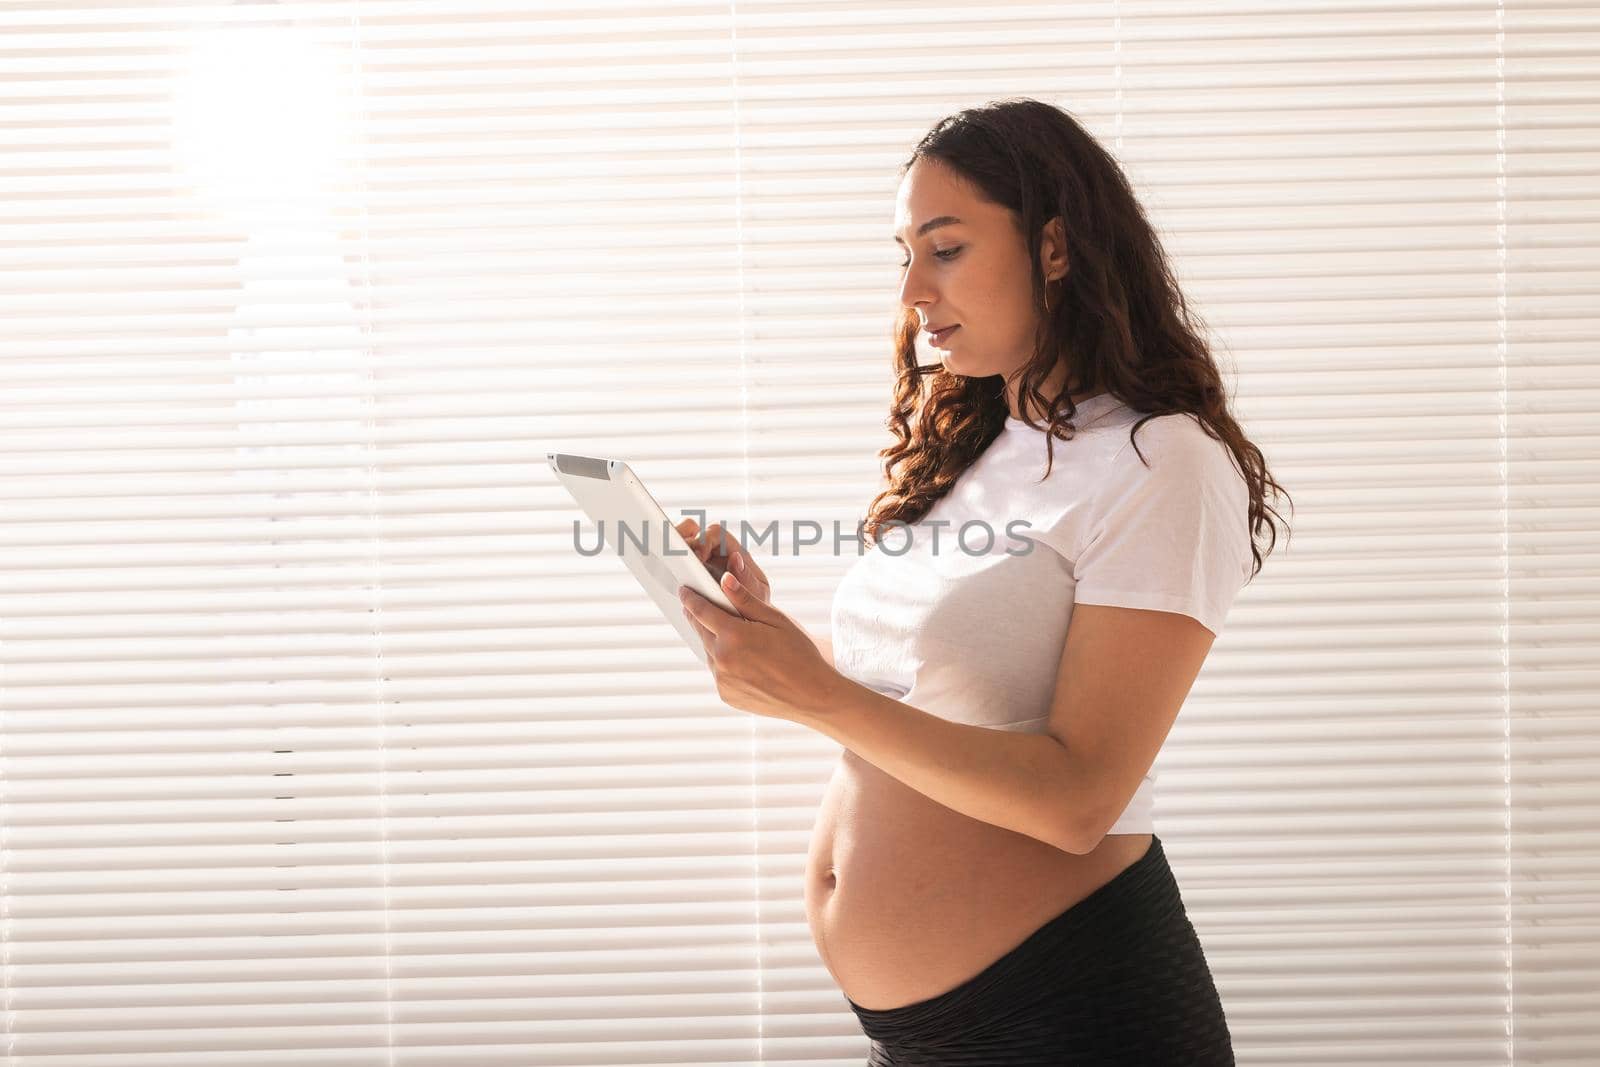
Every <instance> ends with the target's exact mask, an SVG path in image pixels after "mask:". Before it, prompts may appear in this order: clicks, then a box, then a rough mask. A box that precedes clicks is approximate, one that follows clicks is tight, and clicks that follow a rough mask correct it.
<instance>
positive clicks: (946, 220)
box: [895, 215, 961, 244]
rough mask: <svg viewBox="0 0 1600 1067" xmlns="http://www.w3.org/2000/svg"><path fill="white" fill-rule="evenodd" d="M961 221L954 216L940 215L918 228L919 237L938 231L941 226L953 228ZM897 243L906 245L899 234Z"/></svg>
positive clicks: (896, 236) (896, 239)
mask: <svg viewBox="0 0 1600 1067" xmlns="http://www.w3.org/2000/svg"><path fill="white" fill-rule="evenodd" d="M960 221H961V220H960V219H958V218H956V217H955V216H954V215H940V216H939V217H938V218H936V219H929V220H928V221H927V222H924V223H923V224H922V225H921V226H918V227H917V236H918V237H921V236H922V235H923V234H925V233H927V232H928V231H929V230H937V229H938V228H939V227H940V226H953V225H955V224H956V223H958V222H960ZM895 241H896V242H898V243H899V244H905V242H904V241H901V240H900V237H899V235H898V234H897V235H895Z"/></svg>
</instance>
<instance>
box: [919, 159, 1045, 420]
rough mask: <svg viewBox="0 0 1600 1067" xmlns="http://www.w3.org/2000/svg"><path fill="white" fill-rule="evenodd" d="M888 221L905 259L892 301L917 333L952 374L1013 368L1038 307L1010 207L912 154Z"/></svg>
mask: <svg viewBox="0 0 1600 1067" xmlns="http://www.w3.org/2000/svg"><path fill="white" fill-rule="evenodd" d="M950 219H959V220H960V221H959V222H950V221H949V220H950ZM894 227H895V229H894V239H895V241H897V242H899V247H900V253H901V261H902V263H903V265H904V267H903V273H902V275H901V278H900V302H901V303H902V304H904V305H905V306H906V307H908V308H911V309H912V310H914V311H916V313H917V316H918V318H919V319H920V320H921V322H922V326H923V331H924V332H923V333H921V334H920V335H919V336H918V341H919V342H920V343H924V344H926V345H927V346H928V348H929V350H930V351H932V352H933V353H935V354H937V355H938V356H939V357H941V358H942V359H943V360H944V366H945V369H946V370H948V371H950V372H951V373H953V374H962V375H967V376H969V377H985V376H988V375H991V374H1002V375H1007V376H1008V377H1009V376H1010V375H1012V374H1014V373H1015V372H1017V371H1019V370H1020V369H1021V368H1022V366H1023V365H1024V364H1026V363H1027V362H1028V360H1029V359H1031V358H1032V356H1033V343H1034V335H1035V333H1036V331H1037V329H1038V327H1039V320H1040V318H1041V316H1042V310H1041V309H1038V308H1036V307H1035V306H1034V303H1033V283H1032V281H1031V279H1030V278H1029V272H1028V252H1027V248H1026V247H1025V245H1024V242H1023V239H1022V233H1021V231H1020V230H1019V229H1018V228H1017V225H1016V222H1015V221H1014V220H1013V218H1012V215H1011V213H1010V212H1009V211H1007V210H1006V209H1005V208H1003V207H1000V206H998V205H996V204H992V203H989V202H988V201H986V200H981V199H979V198H978V197H977V196H976V195H975V194H974V193H973V192H972V191H971V190H970V189H969V188H968V187H967V186H966V185H965V184H964V183H963V182H962V181H961V180H960V179H959V178H958V177H957V176H956V175H955V173H954V172H953V171H952V170H950V168H949V167H948V166H946V165H944V164H943V163H941V162H940V161H938V160H934V159H919V160H917V161H916V162H915V163H913V164H912V165H911V169H910V170H908V171H907V172H906V176H905V178H904V179H902V181H901V183H900V191H899V194H898V196H897V197H896V201H895V222H894ZM924 227H926V230H925V232H923V231H924ZM1061 233H1062V230H1061V222H1060V220H1059V219H1052V220H1051V223H1050V225H1048V226H1046V227H1045V233H1044V247H1043V248H1042V249H1041V250H1040V264H1041V266H1042V267H1043V268H1044V274H1045V277H1046V278H1047V279H1052V280H1053V279H1056V278H1060V277H1061V276H1062V275H1063V274H1065V273H1066V266H1067V260H1066V252H1065V242H1064V241H1062V240H1061V237H1060V234H1061ZM953 324H954V325H959V327H960V328H959V329H957V330H955V331H953V332H951V333H950V334H948V335H940V338H939V340H938V341H934V340H933V339H932V338H931V337H930V336H929V334H928V330H929V329H930V328H931V327H940V326H950V325H953ZM1059 370H1060V368H1058V371H1059ZM1012 413H1013V414H1016V408H1015V404H1014V403H1013V405H1012Z"/></svg>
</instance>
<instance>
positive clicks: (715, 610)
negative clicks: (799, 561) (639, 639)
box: [678, 572, 842, 722]
mask: <svg viewBox="0 0 1600 1067" xmlns="http://www.w3.org/2000/svg"><path fill="white" fill-rule="evenodd" d="M722 592H723V594H724V595H726V596H727V598H728V599H729V600H730V601H731V602H732V603H733V606H734V607H735V608H737V609H738V610H739V615H743V616H744V618H742V619H741V618H740V617H739V615H733V614H730V613H729V612H728V611H726V610H724V609H723V608H722V607H720V606H719V605H717V604H713V603H712V602H711V601H709V600H707V599H706V598H705V597H703V596H701V595H700V594H699V593H696V592H695V591H694V590H692V589H690V588H689V587H688V586H683V587H682V588H680V589H679V590H678V599H679V600H681V601H683V611H684V615H685V616H687V618H688V619H689V625H691V626H693V627H694V628H695V631H696V632H697V633H699V635H700V642H701V644H702V645H704V646H705V650H706V665H707V666H708V667H710V668H711V673H712V674H713V675H714V676H715V678H716V682H717V695H718V696H720V697H721V698H722V700H723V703H725V704H727V705H728V706H729V707H732V708H737V709H739V710H741V711H749V712H754V713H755V714H757V715H765V716H769V717H771V718H775V719H788V720H790V721H791V722H798V721H800V720H801V719H802V718H803V717H804V716H805V715H807V714H809V713H811V712H812V711H814V710H816V709H817V708H818V707H819V706H821V704H822V702H823V701H825V700H826V696H825V693H826V691H827V689H828V687H829V685H830V684H832V683H833V682H835V681H837V680H838V679H839V678H840V677H842V676H841V675H840V674H839V672H838V671H836V670H834V668H833V667H832V666H830V665H829V663H828V661H827V660H826V659H824V658H823V657H822V652H821V651H820V650H819V649H818V648H817V645H816V642H815V641H813V640H812V639H811V636H810V635H809V634H807V633H806V632H805V631H804V630H803V629H801V628H800V626H799V624H798V623H796V622H795V621H794V620H793V619H791V618H789V616H787V615H785V614H784V613H783V612H781V611H779V610H778V609H777V608H775V607H773V606H772V605H771V604H768V603H766V602H765V601H763V600H760V599H758V598H756V597H755V596H753V595H752V594H751V593H750V591H749V590H748V589H747V588H745V586H744V585H743V584H741V583H740V582H739V580H738V578H736V577H735V576H734V575H733V573H732V572H729V573H728V574H725V575H723V578H722Z"/></svg>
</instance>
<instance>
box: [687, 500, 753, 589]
mask: <svg viewBox="0 0 1600 1067" xmlns="http://www.w3.org/2000/svg"><path fill="white" fill-rule="evenodd" d="M677 529H678V532H679V533H680V534H682V535H683V539H684V541H685V542H687V543H688V545H689V547H690V548H691V549H693V551H694V554H695V558H696V559H698V560H699V561H700V562H701V563H704V564H705V565H706V570H708V571H710V572H711V577H713V578H715V579H716V580H717V581H718V582H720V581H722V576H723V574H725V573H726V572H727V571H729V570H732V571H733V573H734V575H735V576H736V577H737V578H738V579H739V580H740V581H741V582H743V583H745V584H746V585H747V586H749V587H750V588H751V589H752V590H754V591H755V593H756V595H757V596H758V597H760V598H761V599H762V600H767V601H769V602H770V598H771V595H772V585H771V583H770V582H768V581H767V576H766V574H765V572H763V571H762V570H761V568H760V566H758V565H757V564H756V561H755V560H754V559H753V558H752V557H751V555H750V553H748V552H746V551H745V550H744V548H743V547H742V546H740V544H739V540H738V538H736V537H733V536H732V535H731V534H729V533H728V532H727V530H726V529H724V527H723V525H722V523H720V522H717V523H712V524H711V525H710V526H708V527H706V528H705V529H704V530H701V529H700V524H699V523H697V522H695V521H694V520H693V519H684V520H683V521H682V522H680V523H678V526H677Z"/></svg>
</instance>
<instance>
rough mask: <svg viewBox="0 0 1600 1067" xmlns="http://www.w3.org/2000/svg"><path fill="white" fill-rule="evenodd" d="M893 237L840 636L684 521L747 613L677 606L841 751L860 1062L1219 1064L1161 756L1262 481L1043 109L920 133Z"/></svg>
mask: <svg viewBox="0 0 1600 1067" xmlns="http://www.w3.org/2000/svg"><path fill="white" fill-rule="evenodd" d="M892 236H893V239H894V240H895V241H896V242H898V244H899V246H900V248H901V251H902V253H903V255H904V262H903V263H902V264H901V267H902V271H903V273H902V275H901V282H900V294H899V295H900V303H901V306H902V311H901V315H900V319H899V322H898V326H897V331H896V337H897V350H896V352H895V358H896V361H897V362H896V370H897V380H896V385H895V390H894V397H893V402H892V406H891V410H890V417H889V422H888V424H889V426H890V428H891V429H892V430H893V432H894V434H895V436H896V438H897V442H896V443H895V444H893V445H891V446H889V447H888V448H886V449H885V450H884V451H883V452H882V453H881V454H880V455H881V458H883V460H884V467H885V473H886V475H887V483H888V484H887V488H886V489H885V490H884V491H883V492H881V493H879V494H878V495H877V497H876V498H875V499H874V500H873V501H872V503H871V505H870V507H869V509H868V515H867V518H866V520H864V522H863V523H862V527H861V529H862V531H863V532H864V534H865V536H864V538H863V543H865V542H868V541H870V542H871V544H872V547H871V550H870V551H868V552H866V553H865V554H864V555H862V556H861V557H860V558H859V559H858V560H857V561H856V562H855V563H854V564H853V565H852V566H851V567H850V569H849V570H848V571H846V573H845V575H844V576H843V578H842V579H841V581H840V583H839V587H838V590H837V592H836V594H835V597H834V601H833V610H832V619H831V623H832V627H831V635H830V637H829V638H826V639H820V640H814V639H813V638H812V637H810V636H809V635H808V634H806V632H805V631H804V630H803V629H801V628H800V627H799V626H798V625H797V624H795V622H794V621H793V620H792V619H791V618H789V616H787V615H786V614H784V613H783V612H781V611H779V610H778V609H777V608H776V607H774V606H773V605H772V604H771V597H770V591H769V587H768V584H767V581H766V576H765V575H764V574H763V573H762V571H761V569H760V567H759V566H758V565H757V564H756V563H755V561H754V560H753V559H752V558H751V557H750V555H749V554H748V551H747V550H746V549H745V548H744V547H743V546H742V545H740V544H738V543H737V542H738V539H736V538H733V537H730V536H727V535H726V534H725V533H724V531H723V530H722V529H721V527H720V526H712V527H709V528H707V529H706V530H704V531H702V530H699V529H698V528H697V527H696V525H695V523H694V522H693V521H692V520H686V521H685V523H683V524H681V525H680V527H679V529H680V530H682V531H683V532H684V533H685V535H686V537H688V538H689V539H690V542H691V544H692V545H693V546H694V547H695V549H696V551H697V552H698V553H699V554H700V556H701V558H702V559H704V560H706V561H707V562H708V564H712V565H713V571H714V572H715V573H717V574H719V576H720V577H721V580H722V583H723V588H724V590H725V591H727V593H728V595H729V597H730V599H731V601H732V602H733V604H734V606H735V607H737V608H738V609H739V613H740V615H741V616H743V618H739V617H736V616H734V615H732V614H730V613H728V612H726V611H724V610H722V609H721V608H719V607H717V606H716V605H714V604H711V603H710V602H708V601H706V600H704V599H702V598H700V597H698V596H696V595H695V594H694V593H693V592H692V591H685V592H684V594H683V599H684V610H685V613H686V614H687V615H688V617H689V618H690V619H691V620H693V622H694V623H695V628H696V630H697V632H698V633H699V635H700V638H701V640H702V641H703V642H704V644H705V647H706V651H707V655H708V667H709V669H710V670H711V671H712V673H713V674H714V676H715V678H716V683H717V689H718V693H719V695H720V696H721V697H722V699H723V700H724V701H725V702H726V703H728V704H729V705H730V706H732V707H735V708H739V709H742V710H746V711H750V712H753V713H755V714H761V715H769V716H773V717H778V718H784V719H787V720H790V721H793V722H797V723H801V724H804V725H806V726H808V727H811V728H812V729H815V730H817V731H819V732H821V733H824V734H826V735H828V736H829V737H831V738H833V739H834V740H836V741H838V742H839V743H840V745H841V746H843V752H842V753H841V755H840V759H839V762H838V764H837V766H836V767H835V769H834V773H833V777H832V779H831V781H830V782H829V784H828V789H827V792H826V795H825V798H824V800H823V804H822V809H821V811H820V813H819V815H818V818H817V822H816V826H815V830H814V832H813V836H812V842H811V850H810V855H809V858H808V864H807V872H806V883H805V902H806V914H807V917H808V920H809V922H810V925H811V932H812V936H813V938H814V939H815V942H816V946H817V950H818V953H819V955H820V957H821V959H822V961H823V963H824V965H825V966H826V967H827V969H828V971H829V973H830V974H831V975H832V976H833V978H834V980H835V981H836V982H837V983H838V985H839V987H840V990H841V991H842V992H843V994H844V995H845V998H846V999H847V1000H848V1002H849V1004H850V1007H851V1009H852V1010H853V1011H854V1012H855V1014H856V1016H857V1018H858V1019H859V1020H860V1022H861V1026H862V1029H863V1032H864V1033H865V1034H866V1036H867V1037H868V1038H869V1039H870V1041H871V1045H870V1049H871V1051H870V1056H869V1059H868V1064H869V1065H873V1067H877V1065H889V1064H896V1065H899V1064H906V1065H940V1067H955V1065H1005V1064H1040V1065H1045V1064H1049V1065H1059V1064H1085V1065H1099V1064H1139V1065H1143V1067H1154V1065H1165V1064H1172V1065H1178V1064H1182V1065H1186V1067H1207V1065H1217V1064H1232V1063H1233V1062H1234V1055H1233V1048H1232V1040H1231V1036H1230V1033H1229V1030H1228V1025H1227V1021H1226V1018H1225V1016H1224V1013H1223V1008H1222V1004H1221V1000H1220V998H1219V997H1218V994H1217V989H1216V986H1215V984H1214V983H1213V981H1212V975H1211V971H1210V969H1209V967H1208V965H1207V963H1206V958H1205V953H1204V951H1203V950H1202V947H1201V945H1200V942H1199V940H1198V938H1197V936H1196V932H1195V928H1194V926H1193V925H1192V924H1191V923H1190V921H1189V919H1188V916H1187V914H1186V912H1185V910H1184V904H1183V900H1182V896H1181V894H1180V893H1179V889H1178V885H1177V882H1176V881H1175V879H1174V877H1173V872H1172V870H1171V868H1170V867H1169V866H1168V864H1167V859H1166V856H1165V853H1164V852H1163V850H1162V845H1161V839H1160V838H1159V837H1158V836H1156V835H1155V833H1154V832H1153V831H1154V827H1153V823H1152V818H1151V812H1152V808H1151V805H1152V789H1153V785H1154V777H1153V775H1152V773H1151V767H1152V764H1153V762H1154V760H1155V758H1156V755H1157V753H1158V752H1159V751H1160V748H1161V746H1162V743H1163V742H1164V741H1165V739H1166V737H1167V734H1168V732H1169V731H1170V729H1171V728H1172V725H1173V723H1174V721H1175V720H1176V717H1177V714H1178V711H1179V709H1180V707H1181V706H1182V704H1183V702H1184V698H1185V697H1186V696H1187V694H1188V692H1189V689H1190V687H1191V685H1192V684H1193V682H1194V680H1195V677H1196V676H1197V675H1198V673H1199V672H1200V669H1201V667H1202V665H1203V664H1204V662H1205V659H1206V655H1207V654H1208V653H1209V651H1210V649H1211V645H1212V642H1213V640H1214V639H1215V637H1216V636H1217V635H1218V634H1220V633H1221V632H1222V628H1223V622H1224V619H1225V617H1226V616H1227V613H1228V610H1229V607H1230V605H1231V604H1232V602H1233V600H1234V598H1235V595H1236V594H1237V593H1238V591H1239V589H1240V588H1241V587H1242V586H1243V585H1244V584H1245V583H1246V582H1247V581H1248V580H1249V579H1250V578H1251V577H1252V576H1253V575H1254V573H1255V572H1256V571H1258V570H1259V569H1260V556H1259V554H1258V552H1257V549H1256V546H1255V542H1254V535H1253V531H1255V530H1258V529H1260V528H1262V527H1263V526H1265V527H1267V528H1268V529H1269V530H1272V531H1273V542H1274V543H1275V542H1276V530H1275V527H1274V526H1273V524H1272V522H1271V520H1269V519H1268V518H1267V517H1266V513H1267V512H1268V511H1270V510H1271V509H1270V508H1268V507H1267V506H1266V504H1265V494H1266V489H1267V487H1268V486H1271V487H1273V488H1274V489H1275V490H1281V486H1278V485H1277V483H1276V482H1275V481H1273V480H1272V478H1271V476H1270V475H1269V474H1268V472H1267V470H1266V465H1265V462H1264V460H1263V458H1262V454H1261V452H1260V450H1259V449H1257V448H1256V447H1255V446H1254V445H1252V444H1251V443H1250V442H1249V441H1248V440H1247V439H1246V438H1245V436H1244V434H1243V432H1242V430H1241V429H1240V427H1239V425H1238V424H1237V423H1236V422H1235V420H1234V419H1233V417H1232V416H1231V415H1230V414H1229V412H1228V410H1227V405H1226V397H1225V395H1224V390H1223V387H1222V384H1221V376H1220V374H1219V372H1218V369H1217V367H1216V365H1215V363H1214V361H1213V359H1212V357H1211V354H1210V352H1209V350H1208V348H1207V346H1206V344H1205V342H1204V341H1203V340H1202V338H1201V336H1200V333H1199V331H1198V330H1197V328H1196V327H1195V326H1194V325H1193V324H1192V323H1191V322H1190V321H1189V316H1188V313H1187V310H1186V307H1185V304H1184V302H1183V298H1182V296H1181V294H1180V293H1179V291H1178V288H1177V285H1176V282H1175V281H1174V277H1173V274H1172V272H1171V271H1170V269H1169V268H1168V266H1167V265H1166V262H1165V257H1164V254H1163V252H1162V250H1161V247H1160V244H1159V241H1158V239H1157V236H1156V234H1155V232H1154V231H1153V229H1152V228H1151V226H1150V224H1149V222H1148V221H1147V220H1146V218H1145V216H1144V213H1143V212H1142V210H1141V209H1140V207H1139V205H1138V203H1137V201H1136V200H1135V197H1134V194H1133V192H1132V190H1131V189H1130V187H1129V185H1128V182H1127V179H1126V178H1125V176H1124V175H1123V173H1122V171H1121V169H1120V168H1119V167H1118V165H1117V164H1116V162H1115V161H1114V160H1113V159H1112V158H1111V156H1110V155H1109V154H1107V153H1106V151H1105V150H1104V149H1103V148H1101V147H1100V145H1098V144H1097V143H1096V142H1095V141H1094V140H1093V139H1092V138H1091V137H1090V136H1089V135H1088V134H1087V133H1085V132H1084V130H1083V129H1082V128H1081V127H1080V126H1079V125H1078V124H1077V123H1076V122H1075V121H1074V120H1073V119H1072V118H1071V117H1070V116H1068V115H1067V114H1066V113H1065V112H1063V111H1061V110H1059V109H1057V108H1055V107H1052V106H1050V105H1048V104H1045V103H1042V102H1039V101H1034V100H1027V99H1011V100H1005V101H999V102H991V103H990V104H987V105H985V106H982V107H977V108H972V109H968V110H966V111H962V112H959V113H957V114H955V115H953V116H951V117H949V118H947V119H945V120H943V121H941V122H940V123H939V124H938V125H936V126H935V127H934V128H933V129H932V130H931V131H930V132H929V133H928V134H927V136H926V137H924V138H923V140H922V141H921V143H920V144H918V146H917V147H916V149H915V151H914V152H913V154H912V157H911V159H910V160H909V161H908V162H907V163H906V164H905V165H904V166H903V167H902V169H901V183H900V187H899V192H898V196H897V202H896V219H895V230H894V233H893V235H892ZM919 330H920V331H924V332H926V334H927V340H928V344H929V345H930V346H931V348H932V350H933V352H935V353H936V354H937V358H938V362H936V363H932V364H930V365H923V364H922V363H921V362H920V360H919V359H918V352H917V349H916V344H915V342H916V340H917V334H918V332H919ZM1273 514H1276V512H1273ZM1269 551H1270V546H1269ZM724 571H726V572H727V573H726V574H724V573H723V572H724Z"/></svg>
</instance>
